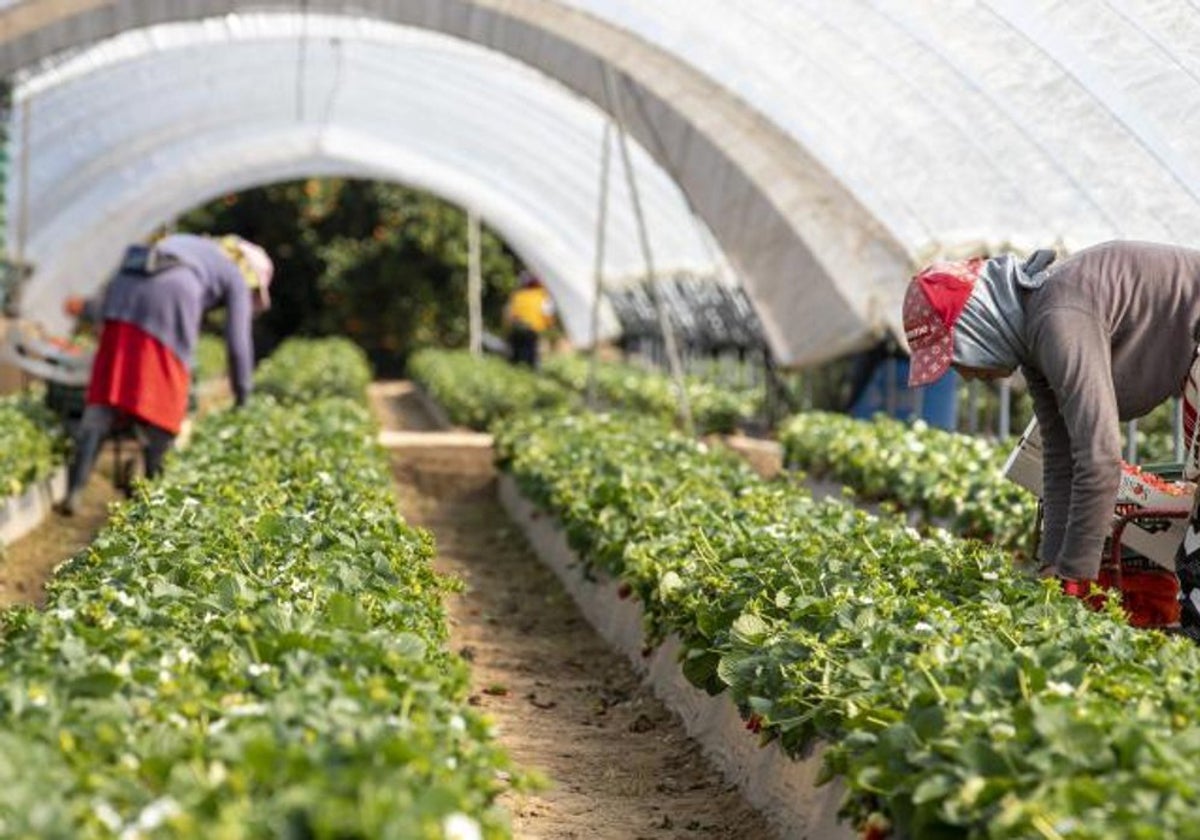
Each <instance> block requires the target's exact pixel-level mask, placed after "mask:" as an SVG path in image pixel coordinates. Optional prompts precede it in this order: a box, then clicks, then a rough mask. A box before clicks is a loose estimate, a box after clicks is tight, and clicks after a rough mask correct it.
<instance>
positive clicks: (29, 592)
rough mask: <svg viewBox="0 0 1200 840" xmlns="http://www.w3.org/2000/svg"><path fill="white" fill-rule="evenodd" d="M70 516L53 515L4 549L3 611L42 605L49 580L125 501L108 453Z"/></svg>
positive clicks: (0, 569) (0, 561)
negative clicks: (115, 482)
mask: <svg viewBox="0 0 1200 840" xmlns="http://www.w3.org/2000/svg"><path fill="white" fill-rule="evenodd" d="M101 457H102V460H101V463H99V464H98V465H97V467H96V472H95V473H93V475H92V480H91V481H90V482H89V483H88V486H87V487H86V488H84V491H83V502H82V504H80V506H79V507H78V508H77V509H76V511H75V515H74V516H70V517H64V516H59V515H58V514H55V513H51V514H50V515H49V516H47V517H46V519H45V520H43V522H42V524H41V525H39V526H38V527H37V528H35V529H34V530H33V531H31V532H29V533H28V534H26V535H25V536H23V537H21V538H20V539H19V540H17V541H16V542H14V543H13V544H12V545H10V546H5V547H3V548H0V609H3V608H4V607H7V606H11V605H13V604H36V605H37V606H39V607H40V606H41V605H42V603H43V601H44V600H45V597H46V581H47V580H48V579H49V578H50V575H51V574H53V573H54V569H55V568H57V567H58V565H59V564H60V563H62V562H63V561H64V560H66V559H67V558H69V557H71V556H73V555H74V554H75V553H76V552H78V551H81V550H82V549H83V548H85V547H86V546H88V545H89V544H90V543H91V542H92V539H93V538H94V537H95V536H96V534H97V532H99V530H100V528H101V527H103V525H104V523H105V522H106V521H107V520H108V506H109V504H110V503H112V502H115V501H118V500H120V499H121V498H122V496H121V494H120V492H118V491H117V489H116V488H115V487H114V486H113V483H112V481H111V479H110V475H111V467H110V465H109V454H108V452H107V450H106V451H105V452H104V454H103V455H102V456H101Z"/></svg>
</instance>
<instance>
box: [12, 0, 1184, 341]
mask: <svg viewBox="0 0 1200 840" xmlns="http://www.w3.org/2000/svg"><path fill="white" fill-rule="evenodd" d="M299 5H302V4H300V3H297V2H290V3H289V2H283V0H275V2H272V0H257V2H254V3H238V2H233V1H232V0H207V2H206V0H176V2H172V3H170V4H165V3H150V2H136V0H74V2H72V3H55V2H51V0H26V2H23V3H17V4H16V5H15V6H13V7H11V9H0V42H3V43H4V45H5V48H6V52H5V53H3V54H0V71H2V70H4V69H10V68H12V67H15V66H20V65H28V64H31V63H32V62H35V61H36V60H37V59H39V58H41V57H43V56H46V55H49V54H51V53H52V52H53V51H54V50H56V49H59V48H62V47H66V46H71V45H78V44H82V43H87V42H89V41H91V40H94V39H96V38H99V37H102V36H104V35H108V34H111V33H113V32H115V31H119V30H121V29H124V28H128V27H131V26H134V25H138V24H143V23H147V22H152V21H155V20H162V19H176V18H196V17H202V16H205V15H212V14H217V13H221V12H227V11H229V10H235V9H238V8H251V7H253V8H255V9H263V8H295V7H297V6H299ZM303 5H306V6H307V8H308V9H310V10H313V11H316V10H320V11H323V12H329V13H348V14H354V15H367V16H376V17H379V18H382V19H388V20H392V21H396V22H398V23H403V24H409V25H413V26H419V27H424V28H428V29H431V30H436V31H439V32H443V33H445V34H448V35H453V36H455V37H458V38H462V39H464V40H470V41H475V42H476V43H479V44H481V45H484V46H487V47H490V48H492V49H494V50H496V51H498V52H501V53H505V54H507V55H509V56H512V57H514V58H517V59H518V60H520V61H523V62H525V63H527V64H529V65H532V66H533V67H536V68H538V69H540V70H542V71H543V72H544V73H546V74H547V75H550V76H552V77H554V78H556V79H558V80H560V81H561V82H562V83H563V84H564V85H566V86H568V87H570V88H572V89H574V90H575V91H577V92H579V93H582V94H583V95H585V96H587V97H588V98H590V99H592V101H593V102H595V103H597V104H599V105H601V106H602V107H608V106H607V105H606V97H605V85H604V81H605V76H606V74H605V67H606V66H607V67H611V68H613V69H615V71H617V78H618V88H619V90H620V92H621V95H622V97H623V98H624V97H627V99H626V101H627V103H628V108H627V111H628V112H629V113H630V117H629V128H630V130H631V132H632V134H633V136H634V137H636V138H637V139H638V140H639V141H640V142H641V143H642V144H643V145H644V146H645V147H646V149H647V150H649V152H650V153H651V154H652V155H653V156H654V158H655V159H656V160H657V161H658V162H659V163H660V164H661V165H662V166H663V167H664V168H665V169H666V170H667V171H668V172H669V173H670V174H671V175H672V176H673V177H674V178H675V179H676V180H677V182H678V183H679V185H680V186H681V188H682V189H683V191H684V193H685V194H686V195H687V196H688V199H689V200H690V202H691V204H692V205H693V207H694V208H695V209H696V211H697V212H698V213H699V214H700V216H701V217H702V218H703V219H704V221H705V223H706V224H707V225H708V227H709V228H710V229H711V230H712V231H713V234H714V235H715V237H716V238H717V240H718V241H719V242H720V245H721V248H722V249H723V251H724V253H725V254H726V255H728V256H729V258H730V260H731V261H732V263H733V264H734V266H735V267H736V268H737V270H738V272H739V273H740V274H741V276H742V277H743V279H744V282H745V285H746V288H747V291H748V292H749V294H750V296H751V298H752V300H753V301H754V302H755V304H756V306H757V308H758V310H759V313H760V315H761V316H762V318H763V321H764V326H765V328H766V329H767V333H768V338H769V340H770V341H771V344H772V347H773V348H774V350H775V351H776V354H777V356H778V357H779V359H780V360H781V361H782V362H784V363H793V364H799V363H809V362H814V361H819V360H821V359H824V358H829V357H830V356H833V355H836V354H837V353H840V352H843V351H845V350H847V349H850V348H851V347H854V346H861V345H862V344H863V343H864V342H866V341H868V340H870V338H871V336H873V335H876V334H878V332H879V331H880V330H882V329H884V328H888V327H890V328H892V329H895V328H896V327H897V326H898V324H897V322H898V318H899V305H898V304H899V299H900V297H901V295H902V293H903V288H904V284H905V281H906V279H907V275H908V274H909V273H910V272H911V270H912V269H913V268H914V267H915V266H916V265H917V264H918V263H921V262H924V261H925V260H927V259H929V258H932V257H934V256H937V255H939V254H944V253H963V252H965V251H968V250H981V249H999V248H1003V247H1015V248H1017V249H1019V250H1024V249H1028V248H1032V247H1035V246H1041V245H1047V244H1058V245H1060V246H1062V247H1064V248H1066V249H1075V248H1078V247H1081V246H1083V245H1086V244H1090V243H1092V242H1096V241H1099V240H1103V239H1108V238H1146V239H1154V240H1159V241H1166V242H1175V243H1181V244H1194V243H1197V242H1200V206H1198V205H1200V200H1198V199H1200V179H1198V177H1197V176H1198V171H1200V164H1197V163H1196V161H1197V160H1198V159H1200V158H1198V155H1197V153H1198V152H1200V131H1197V130H1196V129H1197V127H1198V126H1197V122H1198V121H1200V54H1198V53H1197V52H1196V50H1195V44H1196V43H1200V7H1198V6H1197V4H1195V3H1192V2H1185V1H1184V0H944V2H911V0H844V2H836V3H833V2H827V1H826V0H772V1H771V2H768V0H758V2H753V3H730V2H728V0H655V2H653V3H649V2H644V1H643V0H358V2H353V3H351V2H340V1H339V0H309V2H307V3H306V4H303Z"/></svg>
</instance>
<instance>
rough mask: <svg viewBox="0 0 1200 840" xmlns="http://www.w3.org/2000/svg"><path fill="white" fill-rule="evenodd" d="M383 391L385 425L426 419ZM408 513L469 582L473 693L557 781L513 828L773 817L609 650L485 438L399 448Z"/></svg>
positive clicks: (559, 834)
mask: <svg viewBox="0 0 1200 840" xmlns="http://www.w3.org/2000/svg"><path fill="white" fill-rule="evenodd" d="M389 387H390V388H392V390H391V391H390V393H389V394H388V395H387V396H382V395H381V394H380V392H379V391H378V390H376V391H375V392H374V398H375V404H376V411H377V415H378V416H380V418H381V422H384V423H385V424H386V425H387V426H392V427H395V426H396V425H399V426H400V427H402V428H403V427H408V428H414V427H422V426H429V425H430V422H429V420H428V418H427V417H425V416H424V415H423V412H422V409H421V406H420V402H419V401H418V400H417V399H416V398H414V397H413V396H412V395H411V394H410V393H408V392H407V390H406V389H404V388H397V387H396V386H389ZM393 465H394V473H395V476H396V481H397V492H398V495H399V500H400V507H401V512H402V513H403V515H404V516H405V518H406V519H407V520H408V521H409V522H410V523H412V524H414V525H417V526H420V527H424V528H427V529H429V530H430V531H432V532H433V534H434V536H435V538H436V541H437V566H438V569H439V570H440V571H442V572H444V573H447V574H450V575H454V576H456V577H458V578H460V579H461V580H463V581H464V582H465V584H466V586H465V591H464V592H462V593H461V594H458V595H455V596H452V597H451V598H450V600H449V602H448V604H447V606H448V609H449V612H450V617H451V627H452V630H451V632H452V645H453V646H454V648H455V649H456V650H458V651H459V652H460V653H461V654H462V655H463V656H464V657H465V658H467V659H468V660H470V662H471V663H472V686H473V694H472V697H471V702H472V703H473V704H474V705H476V706H478V707H479V708H480V709H481V710H482V711H484V712H485V713H487V714H488V715H489V716H491V717H492V719H493V720H494V721H496V724H497V727H498V730H499V738H500V742H501V743H502V744H503V745H504V747H505V748H506V749H507V750H508V751H509V753H510V755H511V756H512V757H513V759H514V760H515V761H516V762H517V763H518V764H519V765H521V766H522V767H525V768H532V769H536V770H538V771H540V772H541V773H542V774H544V775H545V776H546V777H547V778H548V779H549V780H550V787H549V788H548V789H546V790H544V791H542V792H539V793H536V794H524V795H512V796H510V797H509V798H508V800H507V801H506V803H505V804H506V805H507V806H508V807H509V809H510V810H511V812H512V819H513V834H514V836H515V837H517V838H522V839H523V838H532V839H535V840H540V839H541V838H545V839H546V840H549V839H550V838H564V839H565V838H581V840H582V838H589V839H590V838H597V840H639V838H646V839H647V840H650V839H651V838H653V840H665V839H666V838H716V837H719V838H731V840H737V839H738V838H746V840H767V839H768V838H771V837H773V836H774V835H773V834H772V832H771V830H770V828H769V827H768V826H767V824H766V823H765V821H764V820H763V819H762V818H761V816H760V815H758V813H757V812H756V811H754V810H753V809H752V808H751V807H750V806H749V805H748V804H747V803H746V802H745V801H744V800H743V799H742V797H741V795H740V794H739V793H738V791H737V790H736V788H733V787H731V786H729V785H728V784H727V783H725V781H724V780H723V779H722V777H721V776H720V774H719V773H718V772H717V771H716V770H715V769H713V768H712V766H711V765H710V764H709V763H708V761H707V760H706V759H705V758H704V756H703V754H702V753H701V751H700V748H699V746H698V745H696V744H695V743H694V742H692V741H691V740H689V739H688V738H687V736H686V734H685V733H684V731H683V727H682V725H681V724H680V722H679V720H678V719H677V718H676V717H675V716H674V714H673V713H672V712H670V711H669V710H667V709H666V708H665V707H664V706H663V705H662V704H661V703H659V702H658V701H657V700H656V699H655V698H654V696H653V694H652V692H651V691H650V689H649V688H647V687H645V686H643V685H642V684H641V682H640V680H639V678H638V677H637V675H636V674H635V673H634V671H633V669H632V667H631V666H630V664H629V663H628V662H627V661H626V660H625V659H624V658H623V657H621V656H619V655H617V654H615V653H613V652H611V651H610V650H609V648H608V646H607V645H606V644H605V642H604V641H603V639H601V638H600V637H599V636H598V635H597V634H596V633H595V632H594V631H593V630H592V629H591V627H590V625H588V623H587V621H586V620H585V619H584V618H583V617H582V615H581V614H580V613H579V611H578V610H577V609H576V607H575V605H574V603H573V602H572V600H571V598H570V596H569V595H567V594H566V592H565V591H564V590H563V589H562V587H561V586H560V585H559V583H558V580H557V579H556V578H555V577H554V575H553V574H552V573H551V572H550V571H548V570H547V569H546V568H545V567H543V566H542V565H541V563H540V562H539V561H538V560H537V558H536V557H535V556H534V554H533V552H532V550H531V549H530V548H529V546H528V545H527V544H526V542H525V540H524V537H523V536H522V535H521V533H520V531H519V530H518V529H517V528H516V526H514V525H513V524H512V523H511V522H510V521H509V519H508V517H507V516H506V514H505V513H504V511H503V509H502V508H501V507H500V505H499V503H498V502H497V501H496V498H495V486H494V482H495V475H494V471H493V469H492V466H491V455H490V451H489V450H487V449H480V448H478V447H473V448H462V449H460V450H458V451H457V453H455V452H450V451H448V450H447V449H446V448H445V447H432V448H427V447H421V446H419V445H414V446H411V447H405V448H402V449H398V450H395V451H394V453H393Z"/></svg>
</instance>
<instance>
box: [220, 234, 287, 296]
mask: <svg viewBox="0 0 1200 840" xmlns="http://www.w3.org/2000/svg"><path fill="white" fill-rule="evenodd" d="M221 245H222V246H223V247H224V248H225V251H226V253H227V254H228V255H229V257H230V259H232V260H233V261H234V262H235V263H237V266H238V269H239V270H240V271H241V272H242V276H243V277H244V278H245V280H246V284H247V285H248V286H249V287H250V289H251V290H252V291H253V292H254V293H255V297H256V301H255V303H256V305H257V306H258V308H259V309H269V308H270V306H271V291H270V288H271V279H272V278H273V277H274V276H275V263H274V262H272V261H271V257H270V256H269V255H268V254H267V252H266V251H264V250H263V249H262V248H261V247H259V246H258V245H255V244H254V243H253V242H250V241H249V240H246V239H242V237H240V236H237V235H235V234H230V235H228V236H223V237H221Z"/></svg>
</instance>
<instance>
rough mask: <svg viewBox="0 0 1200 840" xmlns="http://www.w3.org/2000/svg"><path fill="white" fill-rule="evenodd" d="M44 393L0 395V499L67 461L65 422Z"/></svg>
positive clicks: (12, 493) (22, 489)
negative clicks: (50, 407) (49, 407)
mask: <svg viewBox="0 0 1200 840" xmlns="http://www.w3.org/2000/svg"><path fill="white" fill-rule="evenodd" d="M41 394H42V392H41V390H40V389H35V390H31V391H28V392H25V393H20V394H14V395H12V396H7V397H3V398H0V498H2V497H4V496H16V495H19V494H20V493H22V492H23V491H24V490H25V488H26V487H29V486H30V485H31V484H34V483H35V482H38V481H41V480H42V479H44V478H47V477H48V476H49V475H50V474H51V473H52V472H53V471H54V469H55V468H56V467H59V466H61V465H62V463H63V462H64V461H65V460H66V455H67V450H68V445H69V444H68V441H67V437H66V434H65V432H64V430H63V428H62V423H61V422H60V421H59V419H58V417H57V416H55V414H54V413H53V412H51V411H50V410H49V409H47V408H46V407H45V405H44V404H43V402H42V398H41Z"/></svg>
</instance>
